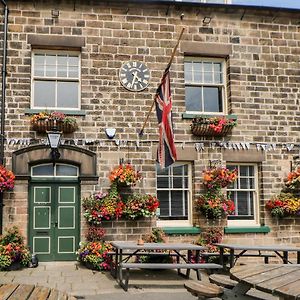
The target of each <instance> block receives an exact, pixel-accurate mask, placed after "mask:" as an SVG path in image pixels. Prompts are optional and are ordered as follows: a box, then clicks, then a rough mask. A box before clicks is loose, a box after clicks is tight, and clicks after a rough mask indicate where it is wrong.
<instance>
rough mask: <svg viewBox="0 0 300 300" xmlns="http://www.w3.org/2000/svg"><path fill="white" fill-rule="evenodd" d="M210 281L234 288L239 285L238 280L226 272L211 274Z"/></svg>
mask: <svg viewBox="0 0 300 300" xmlns="http://www.w3.org/2000/svg"><path fill="white" fill-rule="evenodd" d="M209 281H210V282H211V283H214V284H217V285H219V286H222V287H224V288H227V289H233V288H234V287H235V286H236V285H237V281H235V280H232V279H231V278H230V277H229V276H228V275H224V274H211V275H209Z"/></svg>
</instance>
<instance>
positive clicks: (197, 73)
mask: <svg viewBox="0 0 300 300" xmlns="http://www.w3.org/2000/svg"><path fill="white" fill-rule="evenodd" d="M194 81H195V82H202V81H203V78H202V63H194Z"/></svg>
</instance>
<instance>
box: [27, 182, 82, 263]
mask: <svg viewBox="0 0 300 300" xmlns="http://www.w3.org/2000/svg"><path fill="white" fill-rule="evenodd" d="M29 216H30V222H29V232H30V245H31V249H32V252H33V253H36V254H37V255H38V258H39V259H40V260H41V261H52V260H75V259H76V255H75V251H76V250H77V249H76V245H78V243H79V200H78V184H63V183H51V184H39V183H34V184H31V187H30V208H29Z"/></svg>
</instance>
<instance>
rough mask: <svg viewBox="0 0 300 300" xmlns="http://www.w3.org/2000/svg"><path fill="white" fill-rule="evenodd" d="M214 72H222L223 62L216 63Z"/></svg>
mask: <svg viewBox="0 0 300 300" xmlns="http://www.w3.org/2000/svg"><path fill="white" fill-rule="evenodd" d="M214 72H215V73H220V72H221V64H220V63H214Z"/></svg>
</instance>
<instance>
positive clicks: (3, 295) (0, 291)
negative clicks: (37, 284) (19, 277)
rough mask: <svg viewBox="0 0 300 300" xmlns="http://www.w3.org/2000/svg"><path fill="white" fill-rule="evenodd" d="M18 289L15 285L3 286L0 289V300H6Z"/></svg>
mask: <svg viewBox="0 0 300 300" xmlns="http://www.w3.org/2000/svg"><path fill="white" fill-rule="evenodd" d="M17 287H18V284H16V283H10V284H5V285H2V286H1V287H0V299H1V300H6V299H8V297H9V296H10V295H11V294H12V293H13V292H14V290H15V289H16V288H17Z"/></svg>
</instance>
